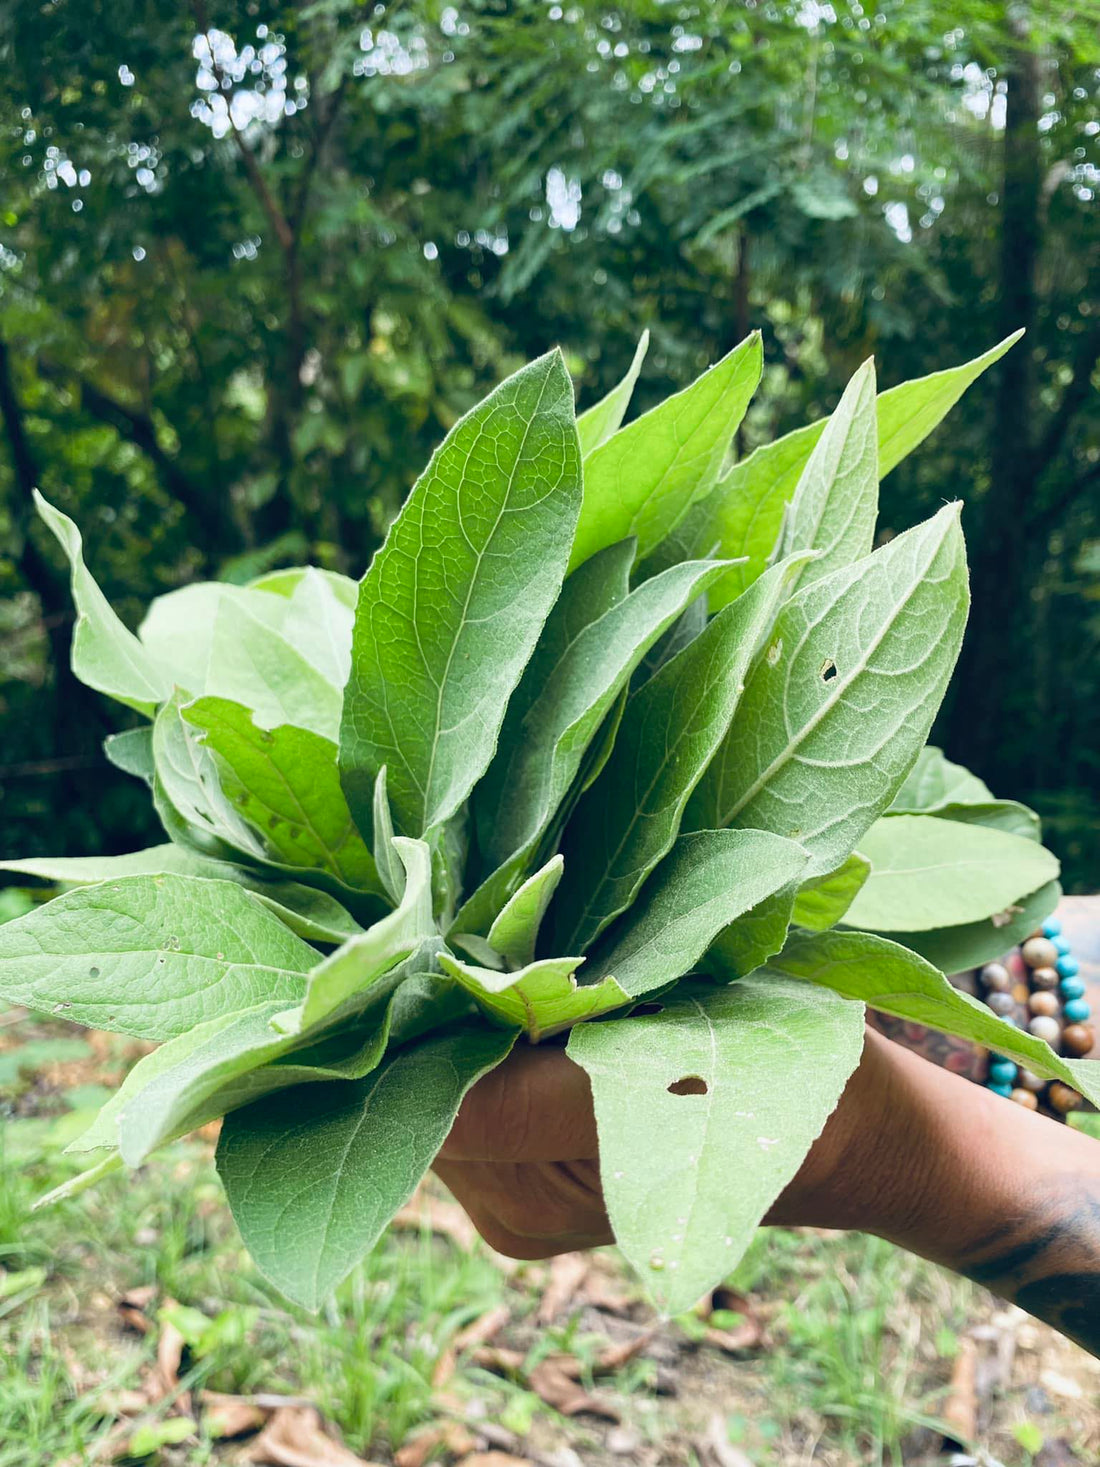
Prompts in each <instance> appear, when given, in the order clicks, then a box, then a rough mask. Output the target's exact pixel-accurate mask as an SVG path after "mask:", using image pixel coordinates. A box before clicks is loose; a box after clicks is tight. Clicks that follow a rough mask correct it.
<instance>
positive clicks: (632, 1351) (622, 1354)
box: [596, 1325, 657, 1370]
mask: <svg viewBox="0 0 1100 1467" xmlns="http://www.w3.org/2000/svg"><path fill="white" fill-rule="evenodd" d="M656 1335H657V1326H656V1325H654V1326H653V1328H652V1329H643V1330H639V1332H638V1333H637V1334H636V1335H635V1336H634V1338H633V1339H632V1340H623V1341H622V1343H621V1344H618V1345H608V1346H607V1348H606V1349H605V1350H601V1351H600V1353H599V1355H598V1356H597V1357H596V1369H597V1370H621V1369H622V1367H623V1366H624V1365H626V1364H627V1362H628V1361H630V1360H633V1359H634V1357H635V1355H640V1354H641V1353H642V1351H643V1350H644V1349H645V1347H646V1346H647V1345H648V1344H649V1343H650V1341H651V1340H653V1339H655V1338H656Z"/></svg>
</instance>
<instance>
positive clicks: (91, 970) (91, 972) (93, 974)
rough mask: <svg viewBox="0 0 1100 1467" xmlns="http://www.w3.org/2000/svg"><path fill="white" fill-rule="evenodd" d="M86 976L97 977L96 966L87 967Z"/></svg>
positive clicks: (97, 970)
mask: <svg viewBox="0 0 1100 1467" xmlns="http://www.w3.org/2000/svg"><path fill="white" fill-rule="evenodd" d="M88 977H89V978H98V977H99V969H98V968H89V969H88Z"/></svg>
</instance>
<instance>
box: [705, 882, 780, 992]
mask: <svg viewBox="0 0 1100 1467" xmlns="http://www.w3.org/2000/svg"><path fill="white" fill-rule="evenodd" d="M798 892H799V887H798V884H797V882H794V881H792V882H790V883H789V884H788V885H787V886H783V887H780V889H779V890H778V891H776V892H773V893H772V895H771V896H766V897H764V898H763V900H762V901H759V902H757V903H756V905H755V906H754V907H752V908H750V910H749V911H747V912H746V913H745V914H744V916H742V917H736V918H735V919H734V920H733V921H732V922H731V923H730V924H729V926H728V927H724V928H723V929H722V931H721V932H719V933H718V935H717V936H716V937H715V939H714V941H713V942H712V943H711V945H710V947H709V948H708V949H707V952H706V954H705V955H704V957H703V958H702V960H701V962H700V964H699V966H700V968H701V969H702V970H703V971H704V972H705V973H709V974H710V976H711V977H712V978H717V979H718V981H719V982H720V983H733V982H735V981H736V980H737V979H738V978H746V977H747V976H748V975H749V974H750V973H755V972H756V970H757V968H762V967H763V966H764V964H765V963H766V962H767V961H768V959H769V958H771V957H774V956H775V954H776V953H777V952H780V951H781V950H782V947H783V944H784V943H785V942H786V940H787V933H788V932H789V931H790V928H791V918H792V916H793V914H794V904H795V900H796V898H797V896H798Z"/></svg>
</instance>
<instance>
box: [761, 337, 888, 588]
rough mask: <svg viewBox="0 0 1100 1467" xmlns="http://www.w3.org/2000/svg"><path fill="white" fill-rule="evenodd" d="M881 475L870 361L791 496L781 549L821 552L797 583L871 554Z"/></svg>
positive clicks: (846, 393) (851, 384)
mask: <svg viewBox="0 0 1100 1467" xmlns="http://www.w3.org/2000/svg"><path fill="white" fill-rule="evenodd" d="M878 478H879V474H878V439H877V432H876V423H875V364H874V361H873V360H869V361H866V362H864V364H863V366H862V367H860V369H859V371H858V372H857V373H856V374H855V376H854V377H853V378H852V380H851V381H850V382H849V383H848V386H847V387H846V388H845V390H844V396H843V397H842V398H841V399H840V403H839V405H838V407H837V409H836V411H835V412H834V413H833V415H832V417H831V418H830V419H829V421H828V423H826V425H825V431H824V432H823V433H822V435H821V437H820V438H819V439H818V440H817V443H816V444H815V445H814V449H813V452H812V453H811V454H810V457H809V458H808V459H807V461H806V467H805V468H804V469H803V470H802V475H801V477H800V478H799V481H798V484H797V486H796V488H795V491H794V497H793V498H792V500H791V504H790V511H789V513H788V515H787V520H786V524H785V526H784V529H783V540H782V548H781V551H780V553H781V554H783V555H791V554H793V553H794V552H796V551H799V550H816V551H818V552H819V554H818V555H817V557H816V558H815V559H814V560H812V561H809V562H808V563H807V564H806V565H804V566H803V567H802V568H801V570H800V571H799V572H798V580H797V582H796V584H801V585H803V586H808V585H810V584H811V582H813V581H819V580H821V578H822V576H826V575H828V574H829V573H830V572H831V571H834V570H839V569H840V568H841V567H842V566H846V565H851V563H852V561H853V560H859V559H861V558H862V557H863V556H865V555H868V554H869V553H870V551H871V547H872V545H873V544H874V538H875V519H876V516H877V514H878Z"/></svg>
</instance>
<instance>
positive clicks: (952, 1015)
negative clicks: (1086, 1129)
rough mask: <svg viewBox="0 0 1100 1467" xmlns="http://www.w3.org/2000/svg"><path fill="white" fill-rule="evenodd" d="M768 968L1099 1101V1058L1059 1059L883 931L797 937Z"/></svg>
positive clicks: (821, 933)
mask: <svg viewBox="0 0 1100 1467" xmlns="http://www.w3.org/2000/svg"><path fill="white" fill-rule="evenodd" d="M770 967H771V968H772V969H774V970H775V971H776V972H782V973H787V974H789V975H790V976H791V977H794V978H804V979H806V980H808V981H809V982H812V983H820V984H822V985H824V986H825V987H827V988H830V989H832V990H833V992H835V993H839V994H841V995H842V996H843V997H844V998H850V999H862V1000H863V1001H864V1002H865V1003H867V1004H869V1005H870V1007H871V1008H875V1009H881V1010H882V1011H883V1012H884V1013H887V1014H895V1015H896V1016H897V1017H898V1018H900V1019H909V1020H911V1021H912V1022H914V1023H917V1024H926V1025H927V1026H928V1027H929V1028H930V1029H940V1030H942V1031H943V1032H944V1033H946V1034H957V1035H958V1036H959V1037H960V1038H962V1039H970V1040H972V1041H973V1042H974V1043H975V1044H984V1045H988V1047H989V1048H990V1049H992V1050H994V1051H995V1052H996V1053H998V1054H1003V1055H1007V1056H1008V1058H1009V1059H1013V1060H1016V1061H1017V1062H1018V1063H1019V1064H1022V1065H1025V1066H1026V1067H1027V1068H1028V1069H1029V1070H1032V1071H1033V1072H1034V1073H1035V1074H1037V1075H1042V1076H1043V1077H1044V1078H1045V1079H1050V1080H1062V1081H1064V1082H1065V1084H1067V1085H1072V1086H1073V1088H1074V1089H1075V1090H1079V1091H1080V1092H1081V1094H1082V1095H1084V1096H1086V1097H1087V1099H1089V1100H1091V1101H1092V1103H1093V1104H1094V1105H1097V1104H1100V1061H1098V1060H1072V1059H1062V1058H1061V1057H1060V1056H1059V1055H1056V1054H1055V1053H1054V1051H1053V1050H1052V1049H1051V1047H1050V1045H1049V1044H1046V1043H1045V1042H1044V1041H1043V1040H1041V1039H1036V1037H1035V1035H1034V1034H1029V1033H1027V1032H1026V1031H1025V1030H1023V1029H1017V1028H1016V1026H1015V1024H1012V1023H1009V1022H1008V1021H1007V1020H1005V1019H999V1018H998V1017H997V1015H996V1014H995V1013H993V1011H992V1010H991V1009H988V1008H986V1006H985V1004H983V1003H981V1002H979V1000H978V999H976V998H972V997H971V996H970V994H968V993H962V992H960V991H959V990H958V989H957V988H953V987H952V986H951V984H950V983H948V981H947V979H946V978H945V977H944V976H943V974H942V973H940V972H938V971H937V970H936V969H935V968H933V967H932V965H931V964H930V963H926V962H925V961H924V959H923V958H920V957H918V956H917V955H916V953H912V952H909V951H908V950H907V949H906V948H903V947H899V946H898V945H897V944H896V943H893V942H890V941H889V940H888V939H887V938H885V937H878V936H876V935H875V934H874V933H870V932H839V931H838V932H818V933H814V934H813V935H808V936H804V937H801V936H800V937H792V938H791V940H790V942H789V943H788V944H787V946H786V947H785V948H784V949H783V952H782V954H781V955H780V956H779V957H778V958H774V959H773V960H772V963H771V964H770Z"/></svg>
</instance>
